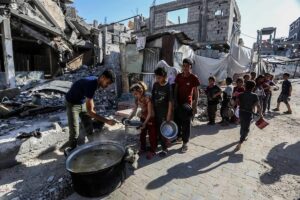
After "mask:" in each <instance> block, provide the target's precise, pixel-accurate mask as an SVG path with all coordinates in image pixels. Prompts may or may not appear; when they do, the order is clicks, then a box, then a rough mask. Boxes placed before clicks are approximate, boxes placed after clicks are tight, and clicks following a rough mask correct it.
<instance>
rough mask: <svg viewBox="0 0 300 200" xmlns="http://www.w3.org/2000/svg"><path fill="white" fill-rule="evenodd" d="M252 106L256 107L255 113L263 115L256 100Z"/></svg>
mask: <svg viewBox="0 0 300 200" xmlns="http://www.w3.org/2000/svg"><path fill="white" fill-rule="evenodd" d="M254 107H256V109H257V113H258V114H259V116H260V117H263V114H262V109H261V106H260V104H259V102H256V103H255V105H254Z"/></svg>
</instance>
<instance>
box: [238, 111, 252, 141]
mask: <svg viewBox="0 0 300 200" xmlns="http://www.w3.org/2000/svg"><path fill="white" fill-rule="evenodd" d="M251 120H252V113H250V112H245V111H241V110H240V124H241V130H240V143H243V142H244V141H245V139H246V137H247V136H248V134H249V128H250V124H251Z"/></svg>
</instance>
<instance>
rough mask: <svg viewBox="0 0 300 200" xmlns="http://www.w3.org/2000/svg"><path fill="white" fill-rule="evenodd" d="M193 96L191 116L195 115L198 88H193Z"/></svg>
mask: <svg viewBox="0 0 300 200" xmlns="http://www.w3.org/2000/svg"><path fill="white" fill-rule="evenodd" d="M193 94H194V100H193V103H192V108H193V115H195V114H196V113H197V105H198V99H199V90H198V87H194V88H193Z"/></svg>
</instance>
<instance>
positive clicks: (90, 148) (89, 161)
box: [66, 142, 125, 173]
mask: <svg viewBox="0 0 300 200" xmlns="http://www.w3.org/2000/svg"><path fill="white" fill-rule="evenodd" d="M124 154H125V150H124V148H123V147H122V146H121V145H119V144H116V143H113V142H105V143H100V142H96V143H88V144H85V145H82V146H80V147H79V148H78V149H75V151H73V152H72V153H71V154H70V155H69V156H68V158H67V161H66V169H67V170H68V171H69V172H72V173H91V172H98V171H101V170H104V169H107V168H109V167H112V166H114V165H116V164H117V163H119V162H120V161H121V160H122V158H123V156H124Z"/></svg>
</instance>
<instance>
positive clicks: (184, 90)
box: [174, 58, 200, 153]
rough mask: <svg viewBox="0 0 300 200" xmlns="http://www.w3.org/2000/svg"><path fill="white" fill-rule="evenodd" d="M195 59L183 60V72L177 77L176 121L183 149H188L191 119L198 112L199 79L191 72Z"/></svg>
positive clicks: (175, 96) (183, 150)
mask: <svg viewBox="0 0 300 200" xmlns="http://www.w3.org/2000/svg"><path fill="white" fill-rule="evenodd" d="M192 66H193V61H192V60H191V59H189V58H185V59H184V60H183V66H182V73H180V74H178V75H177V76H176V79H175V95H174V102H175V122H176V124H177V126H178V140H177V141H180V140H181V139H182V141H183V145H182V148H181V151H182V152H183V153H184V152H186V151H187V149H188V146H187V143H188V142H189V138H190V131H191V120H192V117H193V116H194V115H195V114H196V112H197V103H198V96H199V92H198V88H197V87H198V86H199V85H200V82H199V79H198V78H197V77H196V76H195V75H194V74H192V73H191V69H192ZM193 97H194V100H193Z"/></svg>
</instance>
